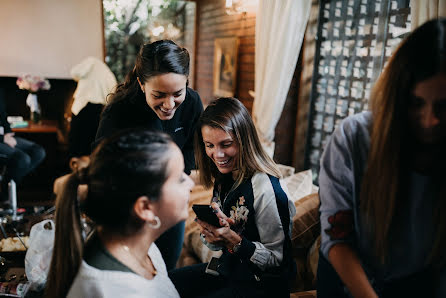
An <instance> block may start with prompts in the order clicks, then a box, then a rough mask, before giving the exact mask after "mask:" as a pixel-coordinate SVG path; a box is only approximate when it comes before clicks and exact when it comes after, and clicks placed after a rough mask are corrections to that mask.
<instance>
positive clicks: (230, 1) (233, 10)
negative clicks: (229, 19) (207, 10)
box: [225, 0, 246, 15]
mask: <svg viewBox="0 0 446 298" xmlns="http://www.w3.org/2000/svg"><path fill="white" fill-rule="evenodd" d="M225 8H226V13H227V14H228V15H234V14H246V7H245V5H244V3H243V0H226V5H225Z"/></svg>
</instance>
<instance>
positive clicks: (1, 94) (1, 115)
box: [0, 88, 12, 141]
mask: <svg viewBox="0 0 446 298" xmlns="http://www.w3.org/2000/svg"><path fill="white" fill-rule="evenodd" d="M5 101H6V95H5V91H4V90H3V88H0V126H3V127H4V130H5V131H4V133H5V134H6V133H9V132H11V131H12V130H11V127H10V126H9V123H8V121H7V119H6V118H7V114H6V103H5ZM2 141H3V138H2Z"/></svg>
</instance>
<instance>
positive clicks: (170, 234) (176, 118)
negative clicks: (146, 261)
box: [96, 40, 203, 269]
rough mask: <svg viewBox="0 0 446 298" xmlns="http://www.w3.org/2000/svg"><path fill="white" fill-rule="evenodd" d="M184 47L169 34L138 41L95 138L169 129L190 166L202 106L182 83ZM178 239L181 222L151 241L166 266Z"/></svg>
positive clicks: (171, 260)
mask: <svg viewBox="0 0 446 298" xmlns="http://www.w3.org/2000/svg"><path fill="white" fill-rule="evenodd" d="M188 76H189V53H188V52H187V50H186V49H185V48H181V47H179V46H178V45H176V44H175V43H174V42H173V41H170V40H160V41H156V42H153V43H150V44H145V45H143V46H142V47H141V50H140V51H139V53H138V55H137V57H136V63H135V67H134V68H133V70H132V71H131V72H129V73H128V74H127V77H126V79H125V82H124V83H122V84H120V85H118V87H117V89H116V92H115V93H113V94H111V97H110V98H111V99H110V103H109V104H108V105H107V106H106V107H105V109H104V111H103V113H102V116H101V120H100V123H99V128H98V131H97V134H96V140H97V141H99V140H101V139H102V138H103V137H106V136H109V135H111V134H113V133H114V132H115V131H118V130H121V129H127V128H135V127H141V128H145V129H150V130H154V131H162V132H165V133H167V134H169V135H170V136H171V137H172V139H173V141H174V142H175V143H176V144H177V146H178V147H179V148H180V150H181V152H182V153H183V156H184V165H185V167H184V171H185V173H186V174H188V175H189V174H190V172H191V170H192V169H193V168H195V160H194V150H193V137H194V131H195V127H196V124H197V121H198V118H199V117H200V115H201V113H202V111H203V105H202V103H201V99H200V96H199V95H198V93H197V92H195V91H194V90H192V89H191V88H188V87H187V84H188ZM183 239H184V222H181V223H179V224H178V225H176V226H175V227H173V228H172V229H171V230H169V231H167V232H166V234H164V235H163V236H161V237H160V239H158V241H157V245H158V247H159V249H160V250H161V253H162V254H163V257H164V260H165V261H166V265H167V268H168V269H172V268H174V267H175V265H176V262H177V260H178V258H179V256H180V252H181V248H182V245H183Z"/></svg>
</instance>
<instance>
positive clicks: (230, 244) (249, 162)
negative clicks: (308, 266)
mask: <svg viewBox="0 0 446 298" xmlns="http://www.w3.org/2000/svg"><path fill="white" fill-rule="evenodd" d="M195 155H196V160H197V164H198V168H199V172H200V180H201V183H203V184H204V185H205V186H207V187H211V186H213V187H214V193H213V198H212V202H211V204H212V207H213V208H214V210H215V213H216V214H217V216H218V218H219V224H220V226H218V227H217V226H214V225H211V224H209V223H206V222H204V221H200V220H198V219H197V222H198V224H199V225H200V226H201V233H202V239H203V241H204V243H205V244H206V245H208V246H209V247H210V248H211V249H213V250H222V251H223V255H222V256H221V257H220V259H219V261H218V266H217V268H214V269H216V271H217V272H218V275H219V276H215V275H212V274H207V273H206V267H207V264H198V265H195V266H190V267H185V268H180V269H177V270H175V271H173V272H171V274H170V276H171V279H172V281H173V282H174V284H175V286H176V287H177V289H178V291H179V293H180V295H181V296H182V297H192V296H198V297H201V296H203V297H206V296H209V297H230V295H234V297H265V296H268V295H272V294H274V296H275V297H289V288H288V280H289V278H290V277H291V276H292V275H293V269H294V262H293V261H292V259H291V242H290V232H291V219H292V217H293V216H294V214H295V208H294V204H293V202H291V201H290V200H289V199H288V196H287V193H286V188H285V187H284V185H283V184H282V183H281V181H280V180H279V178H280V176H281V174H280V172H279V170H278V169H277V166H276V165H275V163H274V162H273V161H272V159H271V158H270V157H269V156H268V155H267V154H266V153H265V151H264V150H263V148H262V146H261V144H260V141H259V138H258V136H257V132H256V129H255V127H254V123H253V122H252V119H251V117H250V115H249V113H248V111H247V110H246V108H245V107H244V106H243V104H242V103H241V102H240V101H239V100H237V99H235V98H220V99H217V100H215V101H213V102H211V103H210V104H209V106H208V107H207V108H206V110H205V111H204V112H203V115H202V116H201V118H200V120H199V122H198V127H197V131H196V139H195ZM208 271H209V268H208Z"/></svg>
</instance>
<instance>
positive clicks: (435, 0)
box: [410, 0, 446, 30]
mask: <svg viewBox="0 0 446 298" xmlns="http://www.w3.org/2000/svg"><path fill="white" fill-rule="evenodd" d="M410 14H411V21H412V30H414V29H415V28H417V27H418V26H420V25H422V24H423V23H425V22H426V21H428V20H430V19H433V18H437V17H445V16H446V1H445V0H410Z"/></svg>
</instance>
